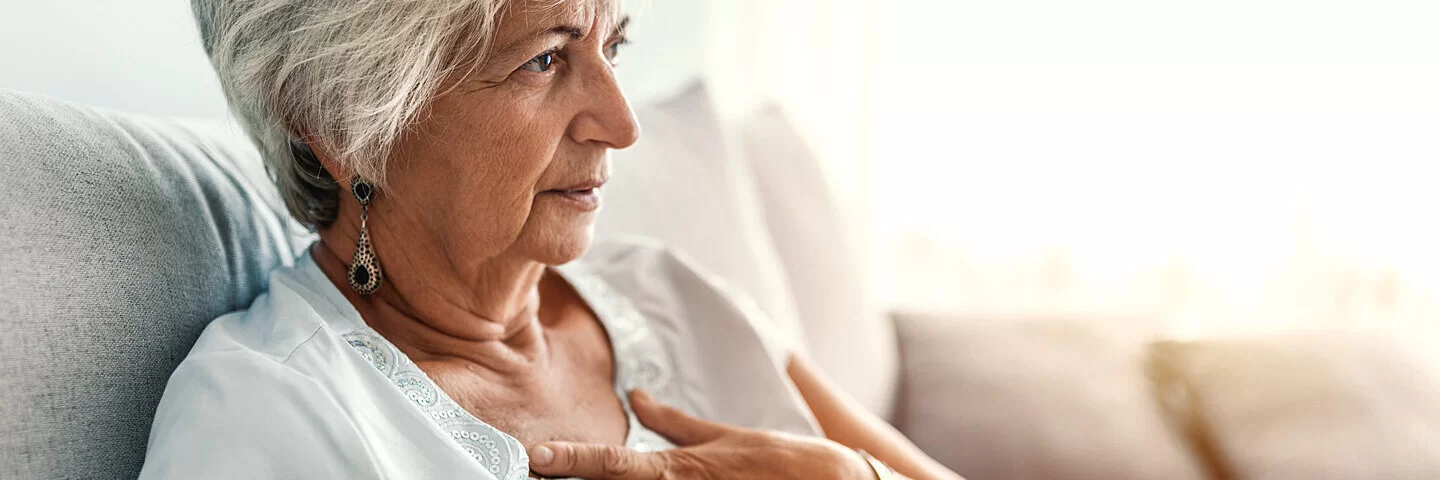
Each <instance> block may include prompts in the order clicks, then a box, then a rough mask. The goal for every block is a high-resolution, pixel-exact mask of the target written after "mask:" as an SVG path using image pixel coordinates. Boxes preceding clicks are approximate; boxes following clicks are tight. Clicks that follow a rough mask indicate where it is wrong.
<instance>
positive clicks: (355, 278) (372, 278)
mask: <svg viewBox="0 0 1440 480" xmlns="http://www.w3.org/2000/svg"><path fill="white" fill-rule="evenodd" d="M350 193H351V194H354V195H355V201H357V202H360V240H359V241H357V242H355V257H354V258H351V259H350V271H349V277H350V288H351V289H354V290H355V293H358V294H361V295H369V294H372V293H375V291H376V290H379V289H380V280H381V278H382V277H384V274H383V273H382V272H381V271H380V259H379V258H377V257H376V256H375V247H374V246H373V245H371V244H370V227H369V226H368V225H366V220H368V218H369V216H370V215H369V213H370V201H371V200H373V199H374V198H375V186H373V185H371V184H370V182H367V181H365V180H363V179H360V178H358V177H357V178H356V179H355V180H354V181H353V182H351V183H350Z"/></svg>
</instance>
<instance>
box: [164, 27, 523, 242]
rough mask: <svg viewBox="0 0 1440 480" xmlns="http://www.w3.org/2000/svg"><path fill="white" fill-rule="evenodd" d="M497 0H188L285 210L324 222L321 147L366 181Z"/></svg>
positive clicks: (475, 48)
mask: <svg viewBox="0 0 1440 480" xmlns="http://www.w3.org/2000/svg"><path fill="white" fill-rule="evenodd" d="M506 2H507V0H308V1H307V0H192V6H193V8H194V13H195V19H196V21H197V22H198V23H199V26H200V35H201V37H202V39H203V40H204V44H205V53H206V54H208V55H209V56H210V61H211V63H212V64H213V65H214V67H215V71H216V73H217V74H218V75H219V77H220V85H221V86H222V88H223V89H224V90H225V96H226V98H227V100H228V101H229V103H230V107H231V110H232V111H233V112H234V114H235V115H236V117H237V118H238V120H239V121H240V122H241V123H242V125H243V126H244V127H245V130H246V132H247V133H248V134H249V135H250V137H251V139H252V140H253V141H254V142H255V144H256V146H257V147H259V149H260V153H261V155H262V156H263V157H264V159H265V166H266V169H267V170H269V172H270V175H271V176H272V177H273V179H274V181H275V183H276V185H277V186H278V187H279V189H280V194H281V196H282V197H283V198H284V200H285V205H286V207H287V208H288V209H289V210H290V214H291V215H293V216H295V218H296V219H298V220H300V222H301V223H304V224H305V225H306V226H307V227H309V228H312V229H315V228H324V227H325V226H328V225H329V224H330V223H331V222H333V221H334V220H335V216H336V214H337V211H338V210H339V197H338V192H337V190H338V186H337V184H336V182H335V179H334V178H332V177H331V175H330V174H329V173H328V172H326V171H325V169H324V168H323V167H322V166H321V164H320V162H319V161H318V160H317V159H316V157H315V154H314V152H313V151H312V150H311V147H312V146H321V147H324V148H325V151H326V152H330V153H331V154H332V155H333V156H334V157H335V158H334V160H335V161H336V162H337V163H339V164H340V165H341V167H343V168H344V169H345V170H348V171H349V172H351V173H352V174H354V175H357V176H359V177H362V178H365V179H367V180H369V181H371V182H373V183H375V184H376V185H377V186H383V185H384V184H385V161H386V159H387V158H388V157H389V155H390V152H391V150H392V149H393V147H394V144H395V142H396V140H397V139H398V138H399V137H400V135H401V134H402V133H404V131H405V130H406V129H407V128H409V127H410V126H411V125H413V123H414V121H415V120H416V118H417V116H418V115H419V113H420V112H421V111H422V110H423V109H424V107H425V106H426V105H427V103H428V102H429V101H430V100H431V98H432V97H433V96H435V95H436V94H437V93H438V92H439V91H440V89H441V88H442V85H443V84H444V82H446V81H447V79H449V78H451V76H452V75H456V74H459V75H465V74H468V73H469V72H470V71H471V70H473V69H474V68H475V66H476V65H478V64H479V63H480V62H481V61H483V56H484V53H485V52H486V50H487V49H488V48H489V43H490V42H491V40H492V38H493V36H494V33H495V30H496V26H497V24H498V22H499V18H500V15H501V11H502V9H504V8H505V7H506Z"/></svg>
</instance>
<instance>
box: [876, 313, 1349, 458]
mask: <svg viewBox="0 0 1440 480" xmlns="http://www.w3.org/2000/svg"><path fill="white" fill-rule="evenodd" d="M896 321H897V324H898V326H897V327H898V328H897V331H898V333H899V337H900V351H901V352H902V353H901V365H902V367H901V372H902V380H901V387H900V395H899V403H898V405H897V410H896V426H897V427H898V428H899V429H900V430H901V431H903V432H905V433H906V434H907V435H908V436H909V437H910V439H911V440H913V441H914V442H915V443H916V445H918V446H920V448H922V449H924V450H925V451H926V452H928V453H930V455H931V456H933V457H934V458H935V459H936V460H938V461H940V462H941V463H943V464H945V465H947V466H949V467H950V468H951V469H953V470H955V471H956V472H958V473H960V474H961V475H963V476H965V477H966V478H970V479H976V480H1006V479H1017V480H1019V479H1065V480H1092V479H1093V480H1102V479H1104V480H1128V479H1133V480H1153V479H1167V480H1190V479H1194V480H1198V479H1205V478H1211V477H1209V475H1208V471H1207V470H1206V468H1205V467H1204V465H1203V463H1202V462H1201V461H1200V460H1199V459H1198V458H1197V456H1196V455H1194V453H1193V452H1191V450H1190V449H1189V446H1188V445H1187V444H1186V443H1185V442H1184V440H1183V438H1182V437H1181V435H1179V433H1178V430H1177V429H1174V428H1172V426H1171V425H1170V424H1169V423H1168V421H1167V419H1166V417H1165V416H1164V415H1163V410H1162V409H1161V408H1160V406H1159V403H1158V402H1156V401H1155V398H1154V391H1153V390H1152V388H1151V387H1150V383H1149V381H1148V379H1147V378H1146V377H1145V373H1144V372H1145V370H1144V368H1143V366H1144V357H1145V346H1146V344H1147V343H1148V341H1149V340H1150V335H1149V333H1148V330H1147V329H1146V327H1143V326H1142V325H1144V324H1146V323H1147V322H1138V321H1130V320H1128V319H1114V320H1105V319H1093V318H1092V319H1073V320H1064V319H1043V318H1033V319H1027V318H953V317H944V316H934V315H919V314H908V315H900V316H898V317H897V320H896ZM1293 478H1304V477H1293ZM1371 478H1373V477H1371Z"/></svg>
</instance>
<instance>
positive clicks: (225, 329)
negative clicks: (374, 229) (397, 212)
mask: <svg viewBox="0 0 1440 480" xmlns="http://www.w3.org/2000/svg"><path fill="white" fill-rule="evenodd" d="M555 270H556V271H557V272H559V273H560V274H561V276H562V277H563V278H564V279H565V280H567V281H568V282H569V283H570V284H571V285H572V286H573V287H574V288H575V290H576V291H578V292H579V293H580V296H581V297H582V298H583V299H584V300H585V302H586V303H588V304H589V306H590V308H591V309H592V310H593V311H594V312H595V315H596V316H597V317H598V318H599V319H600V322H601V323H602V324H603V325H604V328H605V330H606V332H607V333H608V336H609V340H610V343H611V349H612V352H613V354H614V358H615V363H616V365H615V367H616V368H615V390H616V393H617V395H619V396H620V399H621V400H622V403H623V404H624V407H625V411H626V414H627V415H628V416H629V425H630V426H629V431H628V433H627V435H626V440H625V444H626V445H627V446H629V447H630V448H633V449H636V450H642V451H643V450H657V449H666V448H672V447H673V445H671V444H670V442H668V441H666V440H665V439H664V438H663V437H661V436H660V435H658V434H655V433H654V432H652V431H650V430H648V429H646V428H644V427H643V426H642V425H640V424H639V422H638V420H636V417H635V415H634V413H633V412H631V411H630V405H629V400H628V396H627V395H626V394H625V392H628V391H629V390H631V389H634V388H645V389H646V390H648V391H649V392H651V393H652V394H653V395H654V396H655V397H656V398H657V399H659V400H661V401H663V402H665V403H668V404H670V405H673V406H675V407H677V408H680V409H681V410H684V411H686V412H689V413H690V414H692V415H696V416H698V417H701V418H707V419H711V420H715V421H720V422H725V423H729V424H733V425H739V426H745V427H751V428H765V429H772V430H781V431H788V432H792V433H799V434H807V435H818V434H819V428H818V427H817V426H816V423H815V419H814V417H813V416H812V415H811V413H810V411H809V410H808V409H807V408H806V407H805V405H804V403H803V401H802V400H801V399H800V397H799V395H798V394H797V392H796V391H795V387H794V385H793V384H792V383H791V382H790V380H789V377H788V376H787V375H786V374H785V362H786V361H787V359H788V356H789V352H790V347H789V345H790V344H789V342H788V341H786V340H784V339H782V337H781V335H780V334H779V333H778V331H779V330H778V329H776V328H775V327H774V325H773V324H771V323H770V322H769V321H768V319H765V318H763V317H762V316H761V315H760V314H759V313H758V309H756V308H755V307H754V306H753V304H751V303H749V302H748V300H745V299H743V298H740V297H737V296H736V295H732V294H730V293H728V292H727V291H726V289H725V287H724V286H723V285H722V284H721V283H720V282H719V281H718V280H717V279H716V278H714V277H712V276H709V275H707V274H705V273H702V272H700V271H699V270H697V269H696V268H695V266H694V264H693V263H692V262H691V261H689V260H688V259H687V257H685V256H684V255H682V254H678V253H677V252H675V251H673V250H669V249H666V248H664V247H661V246H658V245H656V244H653V243H648V242H645V241H642V240H636V239H628V240H619V241H610V242H602V243H598V244H596V245H595V246H593V247H592V248H591V250H590V252H589V253H587V254H586V255H585V257H584V258H582V259H581V260H579V261H576V262H572V263H570V264H567V265H564V266H561V267H557V268H556V269H555ZM528 464H529V459H528V458H527V457H526V455H525V447H524V446H523V445H521V444H520V442H519V441H518V440H516V439H515V438H514V437H512V436H510V435H509V434H507V433H506V432H503V431H500V430H498V429H496V428H494V427H491V426H490V425H488V424H486V423H485V422H482V421H480V420H479V419H477V418H475V416H474V415H471V414H470V413H469V412H468V411H466V410H465V409H463V408H461V407H460V406H459V405H458V404H457V403H456V402H455V401H454V400H453V399H451V398H450V396H449V395H447V394H446V392H444V391H442V390H441V389H440V388H439V387H438V386H436V384H435V382H433V381H432V380H431V379H430V378H429V377H428V376H426V375H425V372H424V371H422V370H420V368H418V367H417V366H416V365H415V363H414V362H412V361H410V359H409V358H407V357H406V356H405V354H404V353H401V352H400V350H399V349H397V348H396V347H395V346H394V345H392V344H391V343H390V342H389V341H387V340H386V339H385V338H384V337H382V336H380V335H379V334H378V333H376V332H375V331H374V330H372V329H371V328H370V327H369V326H367V325H366V324H365V322H364V321H363V320H361V318H360V315H359V313H358V312H356V311H355V309H354V307H352V306H351V305H350V303H349V302H348V301H347V300H346V299H345V296H344V295H343V294H342V293H341V292H340V291H339V290H338V289H336V287H335V286H334V284H332V283H331V282H330V280H329V278H327V277H326V276H325V274H324V273H323V272H321V270H320V268H319V267H318V266H316V264H315V262H314V260H312V259H311V258H310V255H309V253H308V250H307V253H306V254H304V255H301V256H300V257H299V258H298V259H297V260H296V262H295V266H293V267H283V268H277V269H276V270H275V271H274V272H272V273H271V274H270V291H269V292H268V293H266V294H264V295H261V296H260V297H259V298H257V299H255V302H254V303H252V304H251V305H250V308H249V309H248V310H243V311H238V312H233V313H230V314H226V315H224V316H221V317H220V318H218V319H216V320H215V321H214V322H212V323H211V324H210V325H209V326H208V327H206V328H205V332H204V333H203V334H201V335H200V339H199V341H197V342H196V344H195V347H194V348H193V349H192V350H191V351H190V354H189V355H188V356H186V358H185V360H184V361H183V362H181V364H180V366H179V367H178V368H176V370H175V372H174V373H173V374H172V375H171V377H170V382H169V384H168V385H167V386H166V389H165V395H164V397H163V398H162V399H161V401H160V406H159V408H158V409H157V411H156V412H155V422H154V425H153V426H152V428H151V431H150V443H149V450H148V451H147V452H146V458H145V467H144V469H143V470H142V472H141V474H140V478H142V479H159V478H166V479H169V478H187V479H188V478H247V479H248V478H348V479H380V478H386V479H396V478H467V479H496V480H501V479H503V480H511V479H521V478H526V476H527V473H528V471H529V468H528Z"/></svg>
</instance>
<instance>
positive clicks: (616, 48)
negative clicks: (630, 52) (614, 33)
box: [605, 40, 630, 63]
mask: <svg viewBox="0 0 1440 480" xmlns="http://www.w3.org/2000/svg"><path fill="white" fill-rule="evenodd" d="M627 43H630V41H629V40H616V41H614V42H611V43H610V44H609V45H606V46H605V58H606V59H607V60H610V63H615V57H618V56H620V46H621V45H624V44H627Z"/></svg>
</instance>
